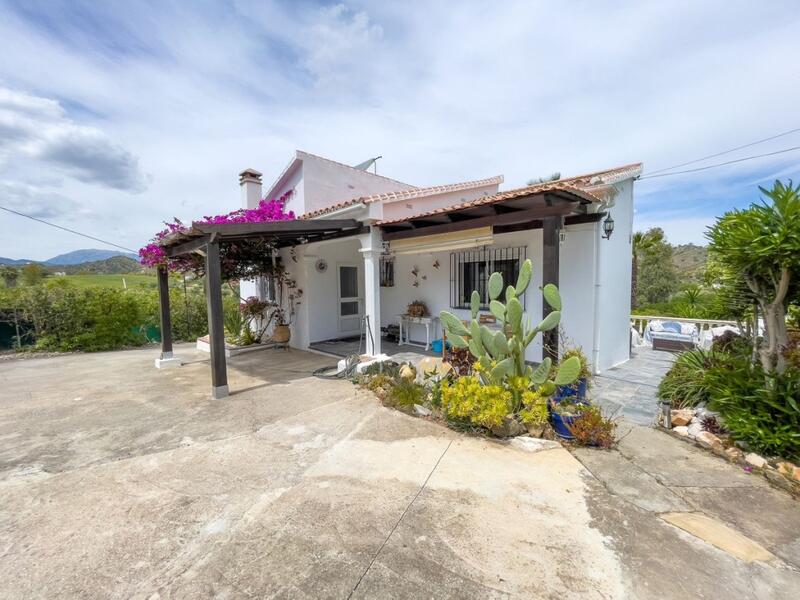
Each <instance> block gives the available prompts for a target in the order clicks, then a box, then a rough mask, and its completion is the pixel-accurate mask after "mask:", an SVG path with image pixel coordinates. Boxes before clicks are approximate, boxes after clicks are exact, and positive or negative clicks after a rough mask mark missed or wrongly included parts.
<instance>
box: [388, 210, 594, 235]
mask: <svg viewBox="0 0 800 600" xmlns="http://www.w3.org/2000/svg"><path fill="white" fill-rule="evenodd" d="M576 205H577V203H575V204H570V205H568V204H558V205H555V206H541V207H537V208H529V209H525V210H520V211H517V212H513V213H507V214H504V215H489V216H486V217H475V218H472V219H465V220H463V221H457V222H453V223H445V224H442V225H432V226H430V227H419V228H417V229H413V230H410V231H394V232H384V234H383V239H384V240H387V241H392V240H402V239H407V238H413V237H419V236H424V235H434V234H437V233H452V232H454V231H464V230H467V229H475V228H477V227H489V226H493V225H512V224H514V223H525V222H528V221H533V220H535V219H543V218H545V217H561V216H564V215H568V214H570V213H572V212H575V211H576V210H580V209H579V208H578V206H576ZM454 214H455V213H454Z"/></svg>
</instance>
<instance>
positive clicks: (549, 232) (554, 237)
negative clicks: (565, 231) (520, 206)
mask: <svg viewBox="0 0 800 600" xmlns="http://www.w3.org/2000/svg"><path fill="white" fill-rule="evenodd" d="M542 229H543V231H542V285H543V286H544V285H547V284H548V283H552V284H553V285H556V286H557V285H558V268H559V250H560V245H561V244H560V243H559V239H558V237H559V235H558V234H559V229H561V217H547V218H545V219H544V220H543V228H542ZM552 310H553V309H552V308H550V306H549V305H548V304H547V302H542V318H545V317H546V316H547V315H549V314H550V313H551V312H552ZM542 343H543V345H544V350H543V355H544V356H549V357H550V359H551V360H553V361H557V360H558V328H557V327H556V328H555V329H551V330H550V331H546V332H545V333H544V334H542Z"/></svg>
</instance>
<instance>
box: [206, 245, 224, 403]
mask: <svg viewBox="0 0 800 600" xmlns="http://www.w3.org/2000/svg"><path fill="white" fill-rule="evenodd" d="M221 271H222V269H221V267H220V264H219V244H218V243H213V244H208V245H207V246H206V304H207V306H208V345H209V347H210V349H211V397H212V398H214V399H215V400H216V399H219V398H225V397H226V396H227V395H228V372H227V367H226V364H225V330H224V328H223V323H222V273H221Z"/></svg>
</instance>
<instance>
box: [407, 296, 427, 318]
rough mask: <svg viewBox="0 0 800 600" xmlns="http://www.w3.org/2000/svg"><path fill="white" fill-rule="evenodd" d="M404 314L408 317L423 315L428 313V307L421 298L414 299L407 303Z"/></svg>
mask: <svg viewBox="0 0 800 600" xmlns="http://www.w3.org/2000/svg"><path fill="white" fill-rule="evenodd" d="M406 314H408V316H409V317H414V318H417V319H418V318H420V317H424V316H425V315H427V314H428V307H427V306H426V305H425V303H424V302H423V301H422V300H414V301H413V302H412V303H411V304H409V305H408V308H407V309H406Z"/></svg>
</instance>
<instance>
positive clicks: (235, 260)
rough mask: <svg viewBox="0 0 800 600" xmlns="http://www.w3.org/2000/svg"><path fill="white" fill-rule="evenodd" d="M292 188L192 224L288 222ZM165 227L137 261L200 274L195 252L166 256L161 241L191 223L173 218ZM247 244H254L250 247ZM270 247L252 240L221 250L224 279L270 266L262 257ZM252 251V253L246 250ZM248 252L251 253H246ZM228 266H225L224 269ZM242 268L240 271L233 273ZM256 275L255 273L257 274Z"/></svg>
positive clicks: (142, 249)
mask: <svg viewBox="0 0 800 600" xmlns="http://www.w3.org/2000/svg"><path fill="white" fill-rule="evenodd" d="M291 194H292V192H291V190H290V191H288V192H286V193H285V194H284V195H283V196H281V197H280V198H274V199H272V200H266V199H264V200H261V201H260V202H259V203H258V206H256V207H255V208H240V209H239V210H235V211H233V212H230V213H227V214H224V215H216V216H204V217H203V218H202V219H200V220H199V221H194V222H193V223H192V225H195V224H197V225H220V224H224V223H268V222H272V221H291V220H293V219H294V218H295V215H294V212H293V211H288V212H286V210H285V209H286V203H287V202H288V201H289V198H290V197H291ZM165 225H166V227H165V228H164V229H162V230H161V231H159V232H158V233H157V234H156V235H155V237H154V238H153V240H152V241H151V242H150V243H149V244H147V245H146V246H144V247H143V248H141V249H140V250H139V262H141V264H142V265H144V266H145V267H151V268H155V267H162V266H167V267H168V268H169V269H170V270H173V271H180V272H184V273H186V272H194V273H195V274H201V272H202V270H203V261H202V260H201V259H200V257H199V256H198V255H194V254H192V255H184V256H181V257H178V258H171V259H167V255H166V253H165V252H164V248H163V247H162V246H161V242H162V241H163V239H164V238H165V237H167V236H168V235H171V234H173V233H182V232H186V231H189V230H190V229H191V226H190V225H186V224H184V223H183V222H182V221H181V220H180V219H174V220H173V221H172V222H171V223H165ZM250 246H253V247H252V248H251V247H250ZM270 248H271V246H270V245H269V244H268V243H266V244H265V243H264V242H263V241H262V240H255V241H254V243H253V244H249V243H247V242H241V243H238V244H230V245H228V246H224V247H222V248H221V249H220V252H221V262H222V268H223V278H224V279H226V280H230V279H238V278H240V276H247V275H248V274H249V273H248V271H256V272H260V271H261V270H263V269H267V270H268V269H269V268H270V266H271V265H270V264H269V261H267V260H265V259H266V258H267V257H269V252H268V251H269V250H270ZM250 250H252V252H248V251H250ZM248 254H250V255H251V256H249V257H248V256H247V255H248ZM253 258H255V259H256V262H258V263H264V264H263V265H262V264H257V265H252V264H251V265H250V266H248V265H246V264H243V263H248V262H250V263H252V262H253V260H248V259H253ZM226 267H228V268H226ZM236 271H243V272H241V273H240V272H236ZM256 274H257V273H256Z"/></svg>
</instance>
